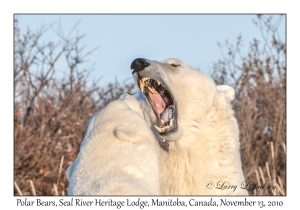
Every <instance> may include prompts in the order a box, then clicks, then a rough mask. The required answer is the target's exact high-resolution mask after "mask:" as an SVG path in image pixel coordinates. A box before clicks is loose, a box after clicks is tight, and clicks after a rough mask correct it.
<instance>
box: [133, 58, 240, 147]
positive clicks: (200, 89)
mask: <svg viewBox="0 0 300 210" xmlns="http://www.w3.org/2000/svg"><path fill="white" fill-rule="evenodd" d="M131 69H132V70H133V71H132V74H133V77H134V80H135V81H136V83H137V84H138V86H139V88H140V89H141V93H140V95H139V97H141V96H143V97H144V99H145V102H144V104H145V105H146V106H148V107H149V108H148V110H149V113H148V115H149V116H150V118H151V119H152V120H151V121H152V126H153V127H154V128H155V129H156V130H157V131H158V133H159V135H160V136H161V138H162V139H165V140H168V141H173V140H177V139H179V138H180V137H181V136H182V135H184V133H185V132H199V131H200V132H201V130H202V129H206V128H208V127H207V126H206V124H212V123H213V122H212V121H215V120H217V119H215V118H216V117H215V113H216V112H218V110H220V109H227V110H231V106H230V102H231V101H232V100H233V99H234V95H235V92H234V90H233V88H232V87H229V86H227V85H220V86H217V85H216V84H215V82H214V81H213V80H212V78H211V77H209V76H208V75H206V74H204V73H202V72H200V71H199V70H196V69H194V68H191V67H189V66H188V65H186V64H185V63H183V62H182V61H180V60H178V59H167V60H164V61H162V62H157V61H153V60H147V59H143V58H137V59H135V60H134V61H133V62H132V64H131ZM143 97H142V98H143ZM227 113H228V112H227Z"/></svg>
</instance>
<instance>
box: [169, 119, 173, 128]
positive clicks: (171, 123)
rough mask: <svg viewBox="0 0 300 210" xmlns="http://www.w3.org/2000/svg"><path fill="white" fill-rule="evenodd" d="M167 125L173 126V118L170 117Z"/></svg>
mask: <svg viewBox="0 0 300 210" xmlns="http://www.w3.org/2000/svg"><path fill="white" fill-rule="evenodd" d="M169 126H170V127H172V126H173V119H171V120H170V124H169Z"/></svg>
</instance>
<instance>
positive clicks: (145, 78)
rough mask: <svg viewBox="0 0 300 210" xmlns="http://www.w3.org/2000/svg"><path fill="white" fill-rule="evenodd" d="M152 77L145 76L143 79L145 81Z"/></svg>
mask: <svg viewBox="0 0 300 210" xmlns="http://www.w3.org/2000/svg"><path fill="white" fill-rule="evenodd" d="M148 79H150V78H149V77H143V78H142V81H143V82H145V81H146V80H148Z"/></svg>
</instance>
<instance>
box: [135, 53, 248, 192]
mask: <svg viewBox="0 0 300 210" xmlns="http://www.w3.org/2000/svg"><path fill="white" fill-rule="evenodd" d="M131 69H132V70H133V71H132V74H133V77H134V80H135V82H136V83H137V85H138V86H139V88H140V90H141V94H140V95H139V99H140V103H141V107H142V110H143V112H144V113H147V115H146V116H145V120H146V121H147V123H148V125H149V126H150V128H151V129H152V132H153V133H154V135H155V136H156V137H157V138H158V139H159V141H160V143H161V144H164V148H165V150H166V151H167V152H168V158H167V159H166V160H165V161H164V162H163V163H162V164H163V166H162V168H161V169H160V172H159V174H160V193H161V194H162V195H248V192H247V190H245V189H243V183H244V181H245V179H244V175H243V171H242V164H241V157H240V147H239V129H238V124H237V120H236V118H235V117H234V112H233V110H232V107H231V105H230V102H231V101H232V100H233V99H234V97H235V91H234V89H233V88H232V87H229V86H227V85H219V86H217V85H216V84H215V82H214V81H213V80H212V78H211V77H209V76H208V75H206V74H204V73H202V72H200V71H198V70H196V69H194V68H192V67H189V66H187V65H186V64H185V63H183V62H182V61H180V60H178V59H167V60H165V61H163V62H157V61H154V60H147V59H143V58H137V59H135V60H134V61H133V62H132V64H131ZM136 132H139V131H136ZM166 145H167V146H166Z"/></svg>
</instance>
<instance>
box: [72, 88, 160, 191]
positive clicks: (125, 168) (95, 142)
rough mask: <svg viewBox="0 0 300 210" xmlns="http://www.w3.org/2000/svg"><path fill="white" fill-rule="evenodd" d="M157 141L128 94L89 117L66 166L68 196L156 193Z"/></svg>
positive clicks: (157, 181) (157, 184)
mask: <svg viewBox="0 0 300 210" xmlns="http://www.w3.org/2000/svg"><path fill="white" fill-rule="evenodd" d="M160 150H161V149H160V147H159V144H158V143H157V140H156V139H155V137H154V134H153V133H152V131H151V130H150V128H149V126H148V124H147V123H146V121H145V120H144V114H143V113H142V110H141V109H140V104H139V102H138V101H137V100H136V99H135V98H134V97H133V96H131V95H129V94H122V95H121V96H120V97H119V99H118V100H116V101H113V102H111V103H109V104H108V105H107V106H106V107H105V108H104V109H102V110H101V111H99V112H97V113H96V114H94V116H93V117H92V118H91V119H90V122H89V126H88V129H87V132H86V136H85V138H84V140H83V142H82V144H81V147H80V152H79V154H78V156H77V158H76V159H75V161H74V162H73V163H72V164H71V165H70V166H69V167H68V169H67V178H68V180H69V182H70V184H69V189H68V194H69V195H159V194H160V193H159V157H160V155H159V152H160Z"/></svg>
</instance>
